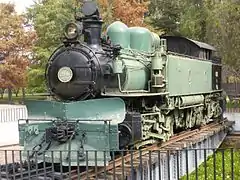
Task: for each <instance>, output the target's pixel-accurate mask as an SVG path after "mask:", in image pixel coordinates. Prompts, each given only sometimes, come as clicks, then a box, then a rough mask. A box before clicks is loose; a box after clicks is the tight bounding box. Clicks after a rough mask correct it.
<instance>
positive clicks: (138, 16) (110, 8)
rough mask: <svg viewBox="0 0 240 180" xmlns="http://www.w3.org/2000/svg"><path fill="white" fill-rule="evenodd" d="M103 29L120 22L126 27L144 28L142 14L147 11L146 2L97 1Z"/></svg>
mask: <svg viewBox="0 0 240 180" xmlns="http://www.w3.org/2000/svg"><path fill="white" fill-rule="evenodd" d="M97 2H98V4H99V6H100V8H101V13H102V17H103V20H104V21H105V22H106V23H105V24H106V25H105V27H106V26H107V25H109V24H110V23H112V22H113V21H116V20H120V21H122V22H123V23H125V24H126V25H127V26H145V24H144V14H145V13H146V12H147V10H148V1H146V2H145V1H143V2H138V1H136V0H98V1H97Z"/></svg>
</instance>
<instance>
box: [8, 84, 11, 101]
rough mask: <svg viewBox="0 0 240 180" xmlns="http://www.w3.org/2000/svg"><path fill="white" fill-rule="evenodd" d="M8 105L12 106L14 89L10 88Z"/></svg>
mask: <svg viewBox="0 0 240 180" xmlns="http://www.w3.org/2000/svg"><path fill="white" fill-rule="evenodd" d="M8 103H9V104H12V89H11V88H8Z"/></svg>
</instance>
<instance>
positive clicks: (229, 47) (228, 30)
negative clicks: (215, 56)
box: [207, 1, 240, 76]
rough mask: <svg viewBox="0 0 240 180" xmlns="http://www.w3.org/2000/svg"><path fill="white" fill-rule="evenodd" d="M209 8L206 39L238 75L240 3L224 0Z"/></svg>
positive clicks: (239, 60)
mask: <svg viewBox="0 0 240 180" xmlns="http://www.w3.org/2000/svg"><path fill="white" fill-rule="evenodd" d="M213 7H214V8H212V10H210V9H209V11H208V13H209V15H208V22H212V23H209V24H208V27H207V31H208V33H207V39H208V40H209V42H211V43H212V44H214V45H215V46H216V47H217V49H218V51H219V54H220V56H221V57H222V58H223V62H224V63H225V64H227V65H228V66H229V67H230V68H232V70H233V72H234V74H235V75H236V76H239V75H240V58H239V57H240V51H239V49H240V31H239V28H240V20H239V19H240V3H239V2H230V1H224V2H222V3H219V4H214V6H213Z"/></svg>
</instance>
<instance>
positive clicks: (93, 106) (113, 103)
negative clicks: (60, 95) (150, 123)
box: [25, 98, 125, 124]
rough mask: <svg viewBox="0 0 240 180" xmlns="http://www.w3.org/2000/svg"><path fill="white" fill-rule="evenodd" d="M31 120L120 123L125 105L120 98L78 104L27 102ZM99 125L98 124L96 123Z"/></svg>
mask: <svg viewBox="0 0 240 180" xmlns="http://www.w3.org/2000/svg"><path fill="white" fill-rule="evenodd" d="M25 104H26V106H27V109H28V115H29V117H30V118H32V117H35V118H37V117H39V118H40V119H44V117H50V118H60V119H67V120H69V119H78V120H81V119H83V120H91V121H93V122H94V120H112V122H111V123H117V124H118V123H120V122H122V121H123V119H124V117H125V104H124V101H123V100H122V99H120V98H103V99H94V100H86V101H76V102H69V103H64V102H57V101H34V100H32V101H26V103H25ZM94 123H97V122H94Z"/></svg>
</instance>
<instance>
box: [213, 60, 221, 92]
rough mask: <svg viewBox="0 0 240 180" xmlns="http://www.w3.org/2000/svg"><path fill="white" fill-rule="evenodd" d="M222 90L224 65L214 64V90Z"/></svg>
mask: <svg viewBox="0 0 240 180" xmlns="http://www.w3.org/2000/svg"><path fill="white" fill-rule="evenodd" d="M221 88H222V65H221V64H212V89H213V90H220V89H221Z"/></svg>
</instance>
